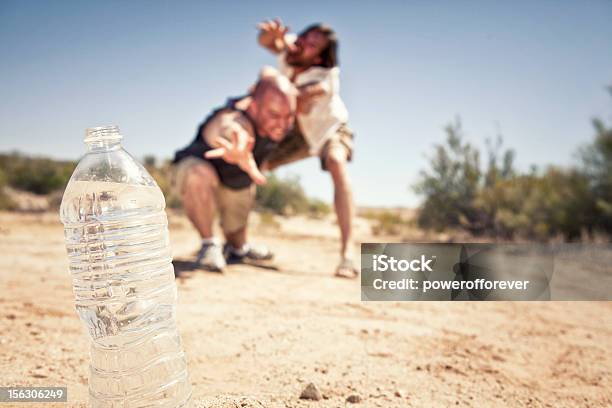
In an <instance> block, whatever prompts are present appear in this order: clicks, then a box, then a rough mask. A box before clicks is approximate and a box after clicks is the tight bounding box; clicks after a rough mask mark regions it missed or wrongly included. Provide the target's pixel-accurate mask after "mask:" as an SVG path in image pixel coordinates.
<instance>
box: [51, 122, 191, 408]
mask: <svg viewBox="0 0 612 408" xmlns="http://www.w3.org/2000/svg"><path fill="white" fill-rule="evenodd" d="M98 129H101V128H98ZM99 133H102V134H104V135H105V138H103V139H102V138H99V137H98V138H96V137H93V138H92V137H89V135H88V137H89V139H90V140H87V138H86V141H87V143H88V145H89V147H91V145H92V144H94V145H95V146H94V148H90V149H89V150H90V151H89V153H88V154H87V155H85V157H84V158H83V159H82V160H81V162H80V163H79V165H78V166H77V169H76V170H75V172H74V174H73V176H72V178H71V180H70V182H69V184H68V186H67V188H66V191H65V193H64V197H63V200H62V205H61V209H60V213H61V214H60V215H61V219H62V222H63V223H64V231H65V239H66V248H67V251H68V257H69V263H70V271H71V275H72V284H73V291H74V297H75V304H76V310H77V312H78V315H79V317H80V318H81V320H82V321H83V323H84V324H85V326H86V329H87V331H88V332H89V335H90V337H91V340H92V341H91V349H90V352H91V364H90V376H89V393H90V405H91V406H92V407H121V408H128V407H129V408H135V407H153V406H155V407H183V406H188V404H189V401H190V397H191V386H190V382H189V377H188V374H187V364H186V358H185V354H184V353H183V351H182V346H181V340H180V336H179V334H178V330H177V326H176V316H175V308H176V295H177V291H176V284H175V282H174V270H173V267H172V263H171V261H172V258H171V251H170V246H169V238H168V222H167V218H166V214H165V211H164V208H165V201H164V197H163V194H162V193H161V191H160V189H159V187H157V185H156V184H155V182H154V181H153V179H152V178H151V177H150V176H149V174H148V173H147V172H146V170H145V169H144V168H143V167H142V166H140V165H139V164H138V163H137V162H136V161H135V160H134V159H133V158H132V157H131V156H129V154H127V153H126V152H125V151H124V150H123V149H121V147H120V146H119V145H118V140H120V138H116V137H108V132H106V133H105V132H99ZM111 134H112V132H111Z"/></svg>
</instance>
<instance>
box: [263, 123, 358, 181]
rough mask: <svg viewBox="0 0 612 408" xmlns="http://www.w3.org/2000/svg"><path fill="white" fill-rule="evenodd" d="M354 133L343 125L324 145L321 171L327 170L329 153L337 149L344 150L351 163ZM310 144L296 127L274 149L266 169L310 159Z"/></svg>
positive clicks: (267, 159)
mask: <svg viewBox="0 0 612 408" xmlns="http://www.w3.org/2000/svg"><path fill="white" fill-rule="evenodd" d="M353 137H354V136H353V131H352V130H351V129H350V128H349V127H348V126H347V125H346V124H344V123H343V124H342V125H340V126H339V127H338V130H336V133H335V134H334V135H333V136H332V137H331V138H330V139H329V140H328V141H327V142H326V143H325V145H323V148H322V149H321V153H320V155H319V159H320V160H321V169H323V170H327V168H326V166H325V161H326V160H327V156H328V155H329V152H331V151H332V150H335V149H342V150H344V151H345V152H346V160H347V161H351V160H352V158H353ZM309 156H310V154H309V147H308V143H306V140H305V139H304V135H303V134H302V132H301V131H300V129H299V127H298V126H295V127H294V128H293V129H292V130H291V131H290V132H289V133H288V134H287V136H285V138H284V139H283V141H282V142H281V143H280V144H279V145H278V147H277V148H276V149H274V150H273V151H272V152H271V153H270V155H269V156H268V157H267V158H266V162H265V163H266V167H267V169H268V170H274V169H275V168H277V167H279V166H282V165H285V164H289V163H293V162H295V161H298V160H302V159H305V158H306V157H309Z"/></svg>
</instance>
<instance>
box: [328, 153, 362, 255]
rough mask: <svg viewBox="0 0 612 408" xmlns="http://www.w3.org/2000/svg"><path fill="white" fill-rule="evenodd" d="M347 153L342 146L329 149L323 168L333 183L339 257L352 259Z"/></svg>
mask: <svg viewBox="0 0 612 408" xmlns="http://www.w3.org/2000/svg"><path fill="white" fill-rule="evenodd" d="M346 164H347V151H346V149H344V148H343V147H342V146H334V147H332V148H330V150H329V151H328V152H327V154H326V157H325V167H326V169H327V170H328V171H329V173H330V174H331V176H332V181H333V183H334V208H335V210H336V217H337V219H338V226H339V227H340V237H341V249H340V256H341V257H342V258H343V259H344V258H352V255H353V217H354V214H355V207H354V205H353V190H352V188H351V182H350V179H349V176H348V171H347V166H346Z"/></svg>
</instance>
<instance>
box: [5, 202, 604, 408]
mask: <svg viewBox="0 0 612 408" xmlns="http://www.w3.org/2000/svg"><path fill="white" fill-rule="evenodd" d="M268 218H269V217H266V218H265V219H264V218H262V217H258V216H257V215H255V216H254V217H252V219H251V226H252V230H253V231H254V233H253V234H252V236H253V240H256V241H258V242H263V243H266V244H268V245H269V246H270V247H272V248H273V249H274V250H275V252H276V254H277V257H276V260H275V262H274V268H261V267H254V266H247V265H232V266H230V267H229V269H228V271H227V272H226V273H225V274H224V275H220V274H215V273H208V272H204V271H200V270H194V269H193V268H192V267H191V266H190V263H189V262H190V260H191V259H192V258H193V253H194V251H195V250H196V249H197V247H198V237H197V234H196V233H195V231H194V230H193V229H192V228H191V226H190V225H189V223H188V221H187V220H186V219H185V218H184V217H183V216H181V215H180V214H170V233H171V242H172V246H173V251H174V258H175V261H176V262H175V266H176V269H177V274H178V277H177V280H176V282H177V285H178V295H179V298H178V309H177V318H178V326H179V329H180V332H181V336H182V339H183V347H184V350H185V352H186V353H187V356H188V364H189V372H190V377H191V382H192V383H193V403H194V404H193V405H194V406H196V407H344V406H353V403H351V402H348V401H347V399H349V400H350V401H357V402H356V403H355V404H354V406H363V407H450V406H462V407H508V406H511V407H572V408H573V407H610V406H612V391H611V390H612V302H447V303H444V302H403V303H400V302H367V303H366V302H361V301H360V283H359V281H358V280H344V279H337V278H334V277H332V274H333V268H334V266H335V263H336V261H337V258H336V257H337V254H336V253H337V248H338V240H337V238H336V227H335V225H334V223H333V219H332V218H330V219H323V220H313V219H307V218H301V217H291V218H276V219H273V220H270V219H268ZM357 221H358V222H357V240H358V241H360V242H377V241H382V242H384V241H386V240H387V238H384V237H375V236H373V235H372V232H371V228H370V225H369V221H367V220H365V219H358V220H357ZM0 253H1V254H2V256H1V257H0V288H1V292H0V350H1V352H0V385H2V386H17V385H36V386H64V385H65V386H67V387H68V404H67V405H68V406H86V404H87V375H88V360H89V355H88V352H89V349H88V337H87V335H86V334H85V331H84V329H83V328H82V326H81V322H80V321H79V319H78V317H77V315H76V312H75V311H74V306H73V296H72V289H71V279H70V276H69V273H68V263H67V257H66V253H65V250H64V238H63V231H62V226H61V224H60V223H59V220H58V216H57V214H56V213H53V212H44V213H35V214H33V213H25V214H24V213H8V212H4V213H0ZM309 383H314V384H315V385H316V387H317V388H318V389H319V390H320V393H321V394H322V398H321V399H320V400H319V401H309V400H302V399H300V398H299V397H300V393H301V392H302V390H303V389H304V388H305V387H306V386H307V385H308V384H309ZM40 405H42V404H40ZM15 406H18V407H19V406H21V407H23V406H24V405H23V404H15ZM55 406H58V407H59V406H66V404H65V403H62V404H59V403H58V404H55Z"/></svg>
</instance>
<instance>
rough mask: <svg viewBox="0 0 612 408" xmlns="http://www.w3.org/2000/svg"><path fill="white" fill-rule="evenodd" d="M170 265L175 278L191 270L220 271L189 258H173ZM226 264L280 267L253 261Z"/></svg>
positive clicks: (182, 276) (272, 268)
mask: <svg viewBox="0 0 612 408" xmlns="http://www.w3.org/2000/svg"><path fill="white" fill-rule="evenodd" d="M172 265H174V277H175V278H186V277H188V275H189V274H191V273H193V272H206V273H216V274H218V273H220V272H214V271H210V270H208V269H205V268H202V267H201V266H200V265H199V264H198V263H196V262H194V261H189V260H183V259H175V260H173V261H172ZM228 265H248V266H252V267H255V268H260V269H265V270H268V271H275V272H279V271H280V269H279V268H278V266H276V265H272V264H265V263H253V262H231V261H230V262H228Z"/></svg>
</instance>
